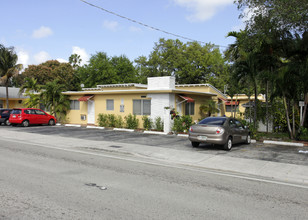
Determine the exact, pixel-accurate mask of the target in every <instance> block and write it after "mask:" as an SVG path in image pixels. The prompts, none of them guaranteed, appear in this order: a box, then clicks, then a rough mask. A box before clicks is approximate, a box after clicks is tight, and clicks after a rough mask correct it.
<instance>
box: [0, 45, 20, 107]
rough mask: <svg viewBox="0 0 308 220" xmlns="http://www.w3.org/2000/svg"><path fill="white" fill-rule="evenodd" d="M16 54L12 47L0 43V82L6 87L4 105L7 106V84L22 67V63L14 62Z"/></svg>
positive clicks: (16, 58)
mask: <svg viewBox="0 0 308 220" xmlns="http://www.w3.org/2000/svg"><path fill="white" fill-rule="evenodd" d="M17 60H18V57H17V54H16V53H15V51H14V48H13V47H8V48H6V47H4V46H3V45H2V44H0V77H1V78H0V84H3V85H5V88H6V106H7V108H9V89H8V87H9V84H10V81H11V79H12V78H13V77H15V76H17V75H18V73H19V71H20V70H21V69H22V64H16V63H17Z"/></svg>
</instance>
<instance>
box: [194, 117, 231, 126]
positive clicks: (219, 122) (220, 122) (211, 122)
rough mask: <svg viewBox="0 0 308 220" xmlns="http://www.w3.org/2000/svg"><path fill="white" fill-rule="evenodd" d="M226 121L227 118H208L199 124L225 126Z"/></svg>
mask: <svg viewBox="0 0 308 220" xmlns="http://www.w3.org/2000/svg"><path fill="white" fill-rule="evenodd" d="M225 121H226V118H215V117H212V118H211V117H208V118H205V119H203V120H202V121H200V122H199V124H201V125H223V124H224V123H225Z"/></svg>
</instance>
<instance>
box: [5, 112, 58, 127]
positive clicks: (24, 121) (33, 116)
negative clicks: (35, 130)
mask: <svg viewBox="0 0 308 220" xmlns="http://www.w3.org/2000/svg"><path fill="white" fill-rule="evenodd" d="M9 121H10V123H11V124H12V125H13V126H14V125H17V124H21V125H22V126H24V127H28V126H29V125H30V124H48V125H55V124H56V118H55V117H54V116H52V115H49V114H47V113H46V112H44V111H43V110H41V109H36V108H15V109H13V111H12V112H11V115H10V119H9Z"/></svg>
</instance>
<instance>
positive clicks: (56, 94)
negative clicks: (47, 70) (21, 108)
mask: <svg viewBox="0 0 308 220" xmlns="http://www.w3.org/2000/svg"><path fill="white" fill-rule="evenodd" d="M63 91H66V86H65V85H64V84H61V83H60V81H59V80H54V81H52V82H47V83H46V85H45V86H44V87H43V90H42V92H41V100H42V101H43V104H44V105H45V106H46V108H48V109H50V113H51V114H54V115H55V117H56V118H57V119H58V120H61V119H63V117H64V115H66V112H67V111H68V110H69V108H70V101H69V99H68V97H67V96H65V95H63V94H62V92H63Z"/></svg>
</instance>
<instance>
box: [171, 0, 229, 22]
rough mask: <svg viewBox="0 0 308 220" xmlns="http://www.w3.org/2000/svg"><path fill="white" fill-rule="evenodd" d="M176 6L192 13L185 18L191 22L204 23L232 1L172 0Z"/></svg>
mask: <svg viewBox="0 0 308 220" xmlns="http://www.w3.org/2000/svg"><path fill="white" fill-rule="evenodd" d="M173 1H174V2H175V4H176V5H179V6H181V7H184V8H187V9H188V10H189V11H191V12H192V13H191V14H190V15H189V16H187V17H186V18H187V20H189V21H191V22H197V21H206V20H209V19H210V18H211V17H213V16H214V15H215V14H216V13H217V11H218V10H219V9H220V8H223V7H224V6H227V5H231V4H233V1H234V0H173Z"/></svg>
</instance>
